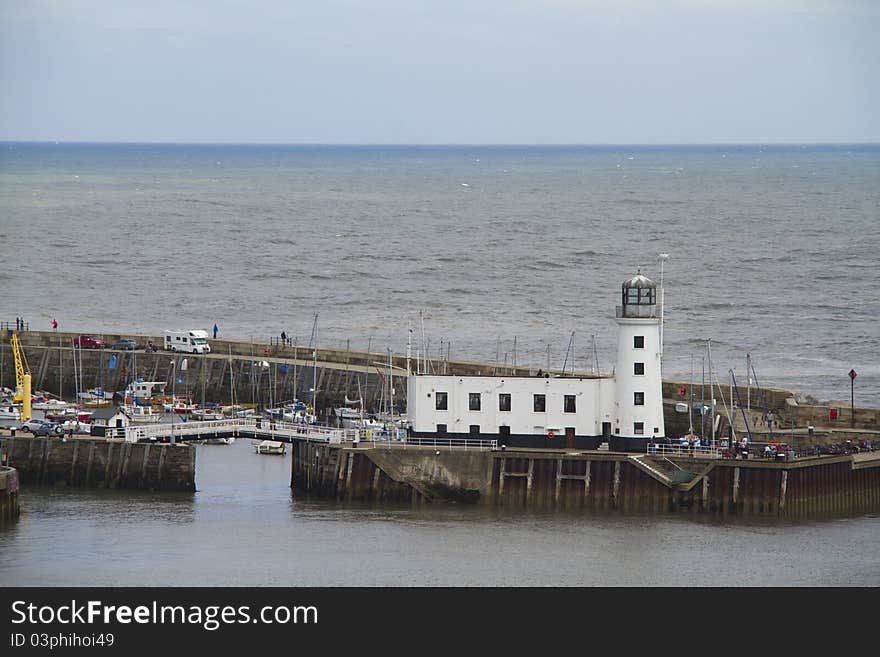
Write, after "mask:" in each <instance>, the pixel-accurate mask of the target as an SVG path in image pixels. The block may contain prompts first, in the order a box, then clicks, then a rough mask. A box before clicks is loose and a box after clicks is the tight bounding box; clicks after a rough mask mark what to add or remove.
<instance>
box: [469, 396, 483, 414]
mask: <svg viewBox="0 0 880 657" xmlns="http://www.w3.org/2000/svg"><path fill="white" fill-rule="evenodd" d="M468 409H470V410H472V411H479V410H480V393H478V392H472V393H470V394H469V395H468Z"/></svg>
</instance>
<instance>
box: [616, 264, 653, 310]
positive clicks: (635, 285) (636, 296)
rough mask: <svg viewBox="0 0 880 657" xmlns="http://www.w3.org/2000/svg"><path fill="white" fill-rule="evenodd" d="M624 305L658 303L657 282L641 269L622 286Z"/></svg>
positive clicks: (651, 304) (650, 304)
mask: <svg viewBox="0 0 880 657" xmlns="http://www.w3.org/2000/svg"><path fill="white" fill-rule="evenodd" d="M621 287H622V292H623V305H624V306H653V305H656V303H657V284H656V283H655V282H654V281H652V280H651V279H650V278H648V277H647V276H645V275H644V274H642V271H641V269H640V270H639V271H638V272H637V273H636V275H635V276H633V277H632V278H631V279H629V280H628V281H626V282H625V283H624V284H623V285H622V286H621Z"/></svg>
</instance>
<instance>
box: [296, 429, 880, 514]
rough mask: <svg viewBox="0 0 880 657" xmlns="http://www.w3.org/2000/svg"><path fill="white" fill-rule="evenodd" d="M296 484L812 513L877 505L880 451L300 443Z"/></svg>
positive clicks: (381, 497)
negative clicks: (784, 456)
mask: <svg viewBox="0 0 880 657" xmlns="http://www.w3.org/2000/svg"><path fill="white" fill-rule="evenodd" d="M292 453H293V460H292V466H291V468H292V469H291V487H292V488H293V489H294V490H297V491H300V492H304V493H308V494H313V495H317V496H319V497H328V498H335V499H346V500H349V499H350V500H375V501H398V502H400V501H405V502H413V503H421V502H465V503H475V504H487V505H501V506H517V507H544V508H547V507H560V508H584V509H605V510H619V511H623V512H627V511H632V512H648V513H669V512H684V513H702V514H720V515H723V514H737V515H762V516H768V515H769V516H785V517H810V516H819V515H825V514H839V515H846V514H852V513H867V512H873V511H877V510H878V509H880V452H870V453H865V454H854V455H842V456H817V457H805V458H800V459H797V460H795V461H786V462H776V461H769V460H761V459H746V460H738V459H737V460H730V459H718V458H705V457H700V456H694V457H687V456H677V457H653V456H648V455H632V454H623V453H613V452H589V453H578V452H573V453H572V452H565V453H560V452H559V451H552V450H513V451H512V450H500V449H478V448H470V449H464V448H450V447H441V446H415V445H407V446H406V447H401V446H395V447H390V446H388V447H385V446H382V445H380V444H378V443H376V444H367V446H366V447H365V446H363V445H361V446H358V447H354V446H351V445H350V444H348V445H347V444H345V443H343V444H340V445H329V444H323V443H314V442H306V441H299V440H294V441H293V444H292Z"/></svg>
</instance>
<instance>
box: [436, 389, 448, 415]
mask: <svg viewBox="0 0 880 657" xmlns="http://www.w3.org/2000/svg"><path fill="white" fill-rule="evenodd" d="M434 400H435V402H434V407H435V408H436V409H437V410H438V411H445V410H448V409H449V393H448V392H438V393H437V395H436V397H435V398H434Z"/></svg>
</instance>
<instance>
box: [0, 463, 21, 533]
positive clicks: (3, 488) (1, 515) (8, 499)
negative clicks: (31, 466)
mask: <svg viewBox="0 0 880 657" xmlns="http://www.w3.org/2000/svg"><path fill="white" fill-rule="evenodd" d="M18 496H19V492H18V471H17V470H16V469H15V468H10V467H7V466H3V465H0V524H3V523H7V522H11V521H13V520H15V519H16V518H18V516H19V514H20V513H21V509H20V502H19V499H18Z"/></svg>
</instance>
